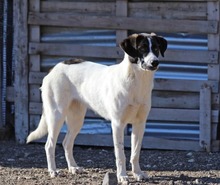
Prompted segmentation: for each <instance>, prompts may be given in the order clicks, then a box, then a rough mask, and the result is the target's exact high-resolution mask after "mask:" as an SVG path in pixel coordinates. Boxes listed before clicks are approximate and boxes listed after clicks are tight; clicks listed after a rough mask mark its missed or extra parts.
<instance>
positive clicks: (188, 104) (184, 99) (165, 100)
mask: <svg viewBox="0 0 220 185" xmlns="http://www.w3.org/2000/svg"><path fill="white" fill-rule="evenodd" d="M213 101H214V100H213ZM152 107H159V108H176V109H178V108H184V109H199V93H195V92H182V91H179V92H177V91H158V90H157V91H156V90H154V91H153V93H152Z"/></svg>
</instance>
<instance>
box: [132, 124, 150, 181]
mask: <svg viewBox="0 0 220 185" xmlns="http://www.w3.org/2000/svg"><path fill="white" fill-rule="evenodd" d="M144 130H145V123H135V124H133V125H132V135H131V159H130V163H131V166H132V172H133V176H134V178H135V179H136V180H137V181H141V180H144V179H146V178H147V174H145V173H144V172H142V171H141V168H140V165H139V157H140V150H141V144H142V139H143V135H144Z"/></svg>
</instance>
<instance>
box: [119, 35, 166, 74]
mask: <svg viewBox="0 0 220 185" xmlns="http://www.w3.org/2000/svg"><path fill="white" fill-rule="evenodd" d="M120 46H121V48H122V49H123V50H124V52H125V53H127V54H128V55H129V60H130V62H132V63H136V64H137V65H138V66H139V67H140V68H141V69H143V70H145V71H154V70H157V68H158V65H159V59H158V57H159V54H161V55H162V56H163V57H164V52H165V51H166V49H167V41H166V40H165V39H164V38H163V37H160V36H157V35H156V34H155V33H151V34H147V33H141V34H133V35H131V36H129V37H128V38H126V39H125V40H123V41H122V42H121V43H120Z"/></svg>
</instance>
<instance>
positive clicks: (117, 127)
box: [112, 122, 128, 184]
mask: <svg viewBox="0 0 220 185" xmlns="http://www.w3.org/2000/svg"><path fill="white" fill-rule="evenodd" d="M125 126H126V124H122V123H120V122H112V132H113V142H114V149H115V158H116V167H117V178H118V182H119V183H123V184H127V183H128V176H127V174H126V159H125V154H124V128H125Z"/></svg>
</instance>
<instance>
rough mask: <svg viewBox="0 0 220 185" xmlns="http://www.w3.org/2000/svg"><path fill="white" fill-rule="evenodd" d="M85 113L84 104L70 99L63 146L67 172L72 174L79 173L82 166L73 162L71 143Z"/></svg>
mask: <svg viewBox="0 0 220 185" xmlns="http://www.w3.org/2000/svg"><path fill="white" fill-rule="evenodd" d="M85 113H86V106H85V105H83V104H81V103H79V102H77V101H72V103H71V104H70V107H69V109H68V111H67V116H66V124H67V127H68V131H67V134H66V136H65V139H64V141H63V148H64V151H65V157H66V161H67V164H68V169H69V172H71V173H73V174H75V173H81V172H82V170H83V169H82V168H80V167H78V165H77V164H76V162H75V159H74V157H73V145H74V140H75V138H76V136H77V134H78V133H79V131H80V129H81V128H82V125H83V121H84V117H85Z"/></svg>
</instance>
